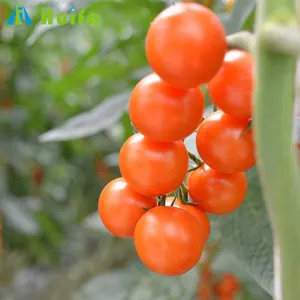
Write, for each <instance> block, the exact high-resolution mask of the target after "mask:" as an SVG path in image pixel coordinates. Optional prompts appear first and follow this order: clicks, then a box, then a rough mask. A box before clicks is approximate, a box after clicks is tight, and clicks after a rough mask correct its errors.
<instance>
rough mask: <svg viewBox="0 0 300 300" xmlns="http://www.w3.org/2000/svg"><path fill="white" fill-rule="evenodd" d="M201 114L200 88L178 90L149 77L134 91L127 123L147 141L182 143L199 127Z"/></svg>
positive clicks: (201, 99) (202, 103)
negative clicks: (130, 123) (129, 121)
mask: <svg viewBox="0 0 300 300" xmlns="http://www.w3.org/2000/svg"><path fill="white" fill-rule="evenodd" d="M203 111H204V98H203V94H202V92H201V90H200V88H195V89H188V90H187V89H178V88H174V87H172V86H170V85H169V84H167V83H165V82H164V81H163V80H161V79H160V78H159V77H158V75H156V74H154V73H153V74H150V75H148V76H146V77H145V78H143V79H142V80H141V81H140V82H139V83H138V84H137V85H136V87H135V88H134V90H133V92H132V94H131V97H130V102H129V114H130V119H131V121H132V123H133V125H134V126H135V128H136V129H137V130H138V131H139V132H140V133H142V134H144V135H145V136H147V137H148V138H150V139H152V140H154V141H160V142H172V141H178V140H182V139H184V138H185V137H187V136H189V135H190V134H191V133H193V132H194V131H195V130H196V129H197V127H198V126H199V124H200V122H201V120H202V116H203Z"/></svg>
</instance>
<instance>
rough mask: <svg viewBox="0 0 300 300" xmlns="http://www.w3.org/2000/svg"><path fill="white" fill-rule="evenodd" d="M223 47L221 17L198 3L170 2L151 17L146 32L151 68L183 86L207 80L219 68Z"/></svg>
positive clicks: (224, 46) (223, 34)
mask: <svg viewBox="0 0 300 300" xmlns="http://www.w3.org/2000/svg"><path fill="white" fill-rule="evenodd" d="M226 48H227V45H226V33H225V30H224V28H223V26H222V24H221V22H220V20H219V19H218V18H217V16H216V15H215V14H214V13H213V12H212V11H211V10H209V9H208V8H206V7H204V6H202V5H200V4H197V3H176V4H174V5H171V6H169V7H168V8H166V9H165V10H164V11H162V12H161V13H160V14H159V15H158V16H157V17H156V18H155V19H154V21H153V22H152V23H151V25H150V27H149V30H148V33H147V36H146V55H147V58H148V61H149V64H150V65H151V67H152V68H153V70H154V72H155V73H157V74H158V75H159V76H160V77H161V78H162V79H163V80H165V81H166V82H168V83H169V84H171V85H173V86H177V87H182V88H196V87H198V86H199V85H201V84H204V83H207V82H209V81H210V80H211V79H212V78H213V77H214V76H215V75H216V73H217V72H218V70H219V69H220V67H221V65H222V62H223V58H224V56H225V52H226Z"/></svg>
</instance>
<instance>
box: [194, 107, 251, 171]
mask: <svg viewBox="0 0 300 300" xmlns="http://www.w3.org/2000/svg"><path fill="white" fill-rule="evenodd" d="M247 125H248V120H246V119H238V118H235V117H231V116H229V115H227V114H225V113H224V112H222V111H216V112H214V113H212V114H211V115H210V116H208V117H207V118H206V119H205V120H204V121H203V122H202V123H201V125H200V126H199V128H198V131H197V135H196V146H197V149H198V153H199V155H200V157H201V158H202V159H203V160H204V161H205V163H206V164H207V165H209V166H210V167H211V168H213V169H215V170H216V171H219V172H224V173H239V172H243V171H246V170H247V169H250V168H251V167H253V166H254V165H255V149H254V142H253V137H252V129H249V130H248V131H247V133H246V134H245V135H244V133H245V129H246V128H247Z"/></svg>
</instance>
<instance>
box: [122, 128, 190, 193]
mask: <svg viewBox="0 0 300 300" xmlns="http://www.w3.org/2000/svg"><path fill="white" fill-rule="evenodd" d="M119 165H120V170H121V174H122V176H123V177H124V179H125V180H126V181H127V182H128V184H129V186H131V188H132V189H134V190H135V191H137V192H139V193H140V194H143V195H146V196H152V197H153V196H160V195H165V194H169V193H171V192H173V191H174V190H175V189H176V188H177V187H178V186H179V185H180V184H181V183H182V182H183V180H184V178H185V175H186V173H187V171H188V165H189V158H188V153H187V150H186V148H185V145H184V143H183V142H182V141H176V142H171V143H157V142H153V141H151V140H149V139H147V138H146V137H144V136H143V135H142V134H140V133H136V134H134V135H133V136H131V137H130V138H129V139H128V140H127V141H126V142H125V143H124V145H123V146H122V148H121V151H120V156H119Z"/></svg>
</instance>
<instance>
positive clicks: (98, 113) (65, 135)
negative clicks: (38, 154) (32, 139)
mask: <svg viewBox="0 0 300 300" xmlns="http://www.w3.org/2000/svg"><path fill="white" fill-rule="evenodd" d="M129 95H130V91H125V92H123V93H121V94H118V95H115V96H113V97H109V98H108V99H106V100H105V101H103V102H102V103H101V104H99V105H98V106H96V107H95V108H94V109H92V110H90V111H88V112H84V113H81V114H79V115H77V116H75V117H72V118H71V119H69V120H68V121H66V123H65V124H63V125H62V126H60V127H58V128H54V129H52V130H50V131H48V132H46V133H44V134H42V135H41V136H40V138H39V140H40V141H41V142H54V141H67V140H72V139H77V138H82V137H87V136H92V135H95V134H97V133H99V132H101V131H103V130H105V129H107V128H110V127H111V126H112V125H113V124H115V123H116V122H117V121H119V120H120V119H121V117H122V115H123V114H124V112H125V111H126V109H127V106H128V99H129Z"/></svg>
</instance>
